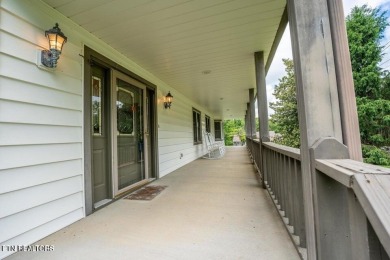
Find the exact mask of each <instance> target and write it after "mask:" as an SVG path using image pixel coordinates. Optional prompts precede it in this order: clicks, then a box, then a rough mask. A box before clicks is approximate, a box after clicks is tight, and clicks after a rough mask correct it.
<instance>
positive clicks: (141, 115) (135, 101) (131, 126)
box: [112, 71, 148, 195]
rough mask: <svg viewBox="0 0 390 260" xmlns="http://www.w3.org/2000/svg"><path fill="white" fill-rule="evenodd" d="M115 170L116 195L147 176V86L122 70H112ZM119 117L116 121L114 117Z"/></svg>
mask: <svg viewBox="0 0 390 260" xmlns="http://www.w3.org/2000/svg"><path fill="white" fill-rule="evenodd" d="M113 81H114V82H113V83H114V84H113V85H114V88H113V108H112V111H113V115H112V117H113V119H114V120H113V130H114V131H113V132H114V134H113V144H114V147H113V152H114V157H113V159H114V162H113V168H114V169H113V172H114V178H113V179H114V193H115V195H117V194H119V193H122V192H124V191H126V190H128V189H130V188H131V187H132V186H133V185H134V184H136V183H138V182H140V181H142V180H145V179H147V178H148V176H147V173H148V165H147V162H148V158H147V153H145V152H144V151H145V149H144V147H147V144H146V142H147V140H148V138H146V137H147V132H146V131H145V122H146V121H147V120H145V111H146V106H145V101H146V87H145V86H144V85H143V84H142V83H140V82H138V81H136V80H134V79H132V78H130V77H128V76H126V75H124V74H122V73H120V72H117V71H114V73H113ZM115 119H116V120H115Z"/></svg>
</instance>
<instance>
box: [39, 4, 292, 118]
mask: <svg viewBox="0 0 390 260" xmlns="http://www.w3.org/2000/svg"><path fill="white" fill-rule="evenodd" d="M44 1H45V2H46V3H47V4H49V5H50V6H52V7H53V8H55V9H56V10H58V11H59V12H61V13H62V14H64V15H65V16H67V17H69V18H70V19H72V20H73V21H74V22H76V23H77V24H79V25H80V26H82V27H83V28H85V29H86V30H88V31H89V32H91V33H92V34H94V35H96V36H97V37H99V38H100V39H102V40H103V41H104V42H106V43H108V44H110V45H111V46H112V47H113V48H115V49H117V50H118V51H120V52H121V53H123V54H124V55H126V56H127V57H129V58H130V59H131V60H133V61H134V62H136V63H137V64H139V65H140V66H142V67H143V68H145V69H146V70H148V71H150V72H151V73H153V74H154V75H156V76H157V77H159V78H160V79H161V80H163V81H165V82H166V83H168V84H169V85H171V86H172V87H173V88H175V89H176V90H178V91H180V92H181V93H182V94H184V95H186V96H187V97H191V98H192V99H194V101H195V102H197V103H199V104H200V105H202V106H204V107H206V108H207V109H208V110H209V111H210V112H212V113H214V114H215V115H217V116H219V117H221V118H223V119H228V118H243V117H244V115H245V111H246V103H247V102H248V96H249V94H248V89H250V88H255V87H256V85H255V68H254V56H253V55H254V52H256V51H264V53H265V60H266V61H267V59H268V56H269V54H270V51H271V48H272V46H273V44H274V41H275V37H276V36H277V30H278V28H279V24H280V23H281V20H282V16H283V12H284V9H285V6H286V1H285V0H234V1H232V0H192V1H190V0H155V1H152V0H44ZM276 42H278V41H276ZM271 56H272V55H271ZM172 94H173V95H175V94H174V92H172Z"/></svg>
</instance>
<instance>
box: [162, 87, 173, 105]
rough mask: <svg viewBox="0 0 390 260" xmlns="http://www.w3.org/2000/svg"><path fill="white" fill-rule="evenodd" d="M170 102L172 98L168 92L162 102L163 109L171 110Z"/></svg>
mask: <svg viewBox="0 0 390 260" xmlns="http://www.w3.org/2000/svg"><path fill="white" fill-rule="evenodd" d="M172 101H173V96H172V95H171V92H170V91H169V92H168V94H167V95H166V96H165V101H164V108H165V109H167V108H169V109H170V108H171V105H172Z"/></svg>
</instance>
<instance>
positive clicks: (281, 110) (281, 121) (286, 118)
mask: <svg viewBox="0 0 390 260" xmlns="http://www.w3.org/2000/svg"><path fill="white" fill-rule="evenodd" d="M283 63H284V66H285V71H286V73H287V75H285V76H284V77H282V78H281V79H279V84H278V85H276V86H275V90H274V93H273V95H274V96H275V97H276V99H277V100H276V102H271V103H270V108H272V109H273V110H274V111H275V113H274V114H273V115H272V116H271V120H270V121H271V125H272V127H273V128H274V129H275V130H276V132H277V133H279V134H280V135H281V136H280V137H276V138H275V139H274V142H276V143H279V144H283V145H287V146H290V147H297V148H298V147H299V146H300V135H299V125H298V109H297V95H296V86H295V77H294V63H293V61H292V60H290V59H283Z"/></svg>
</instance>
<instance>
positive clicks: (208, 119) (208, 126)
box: [204, 115, 211, 133]
mask: <svg viewBox="0 0 390 260" xmlns="http://www.w3.org/2000/svg"><path fill="white" fill-rule="evenodd" d="M204 120H205V131H206V132H207V133H211V118H210V116H208V115H204ZM207 121H208V123H207Z"/></svg>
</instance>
